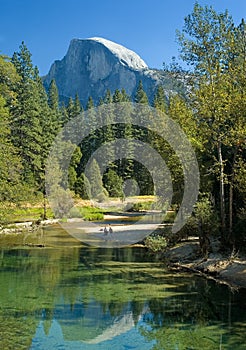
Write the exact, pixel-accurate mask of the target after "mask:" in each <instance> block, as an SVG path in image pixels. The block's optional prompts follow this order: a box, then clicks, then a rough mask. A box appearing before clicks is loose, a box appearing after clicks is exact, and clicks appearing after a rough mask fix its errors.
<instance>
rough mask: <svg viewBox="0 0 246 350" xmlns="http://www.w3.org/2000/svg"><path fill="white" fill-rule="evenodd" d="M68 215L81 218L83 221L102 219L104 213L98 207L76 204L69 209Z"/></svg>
mask: <svg viewBox="0 0 246 350" xmlns="http://www.w3.org/2000/svg"><path fill="white" fill-rule="evenodd" d="M69 217H72V218H82V219H83V220H85V221H98V220H103V219H104V214H103V210H102V209H100V208H95V207H88V206H83V207H79V206H76V207H73V208H72V209H71V210H70V211H69Z"/></svg>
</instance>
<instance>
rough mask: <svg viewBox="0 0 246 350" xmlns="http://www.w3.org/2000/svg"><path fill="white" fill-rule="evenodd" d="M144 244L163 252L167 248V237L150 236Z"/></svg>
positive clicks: (155, 250)
mask: <svg viewBox="0 0 246 350" xmlns="http://www.w3.org/2000/svg"><path fill="white" fill-rule="evenodd" d="M144 244H145V246H146V247H147V248H148V249H149V250H151V251H152V252H154V253H158V252H162V251H164V250H165V249H166V248H167V240H166V238H165V237H163V236H160V235H156V236H148V237H147V238H145V241H144Z"/></svg>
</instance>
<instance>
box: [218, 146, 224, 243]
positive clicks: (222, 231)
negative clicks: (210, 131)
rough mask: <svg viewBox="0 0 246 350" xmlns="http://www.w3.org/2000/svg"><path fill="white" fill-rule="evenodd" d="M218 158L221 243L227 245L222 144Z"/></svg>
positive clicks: (219, 147)
mask: <svg viewBox="0 0 246 350" xmlns="http://www.w3.org/2000/svg"><path fill="white" fill-rule="evenodd" d="M218 158H219V165H220V218H221V234H222V235H221V236H222V237H221V238H222V240H221V243H222V244H223V243H226V237H225V234H226V220H225V182H224V164H223V157H222V150H221V142H220V141H219V143H218Z"/></svg>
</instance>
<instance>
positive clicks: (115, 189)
mask: <svg viewBox="0 0 246 350" xmlns="http://www.w3.org/2000/svg"><path fill="white" fill-rule="evenodd" d="M103 181H104V186H105V188H106V190H107V191H108V193H109V195H110V197H122V195H123V190H122V185H123V180H122V179H121V177H119V176H118V174H117V173H116V172H115V171H114V170H112V169H109V170H108V172H107V173H106V174H104V177H103Z"/></svg>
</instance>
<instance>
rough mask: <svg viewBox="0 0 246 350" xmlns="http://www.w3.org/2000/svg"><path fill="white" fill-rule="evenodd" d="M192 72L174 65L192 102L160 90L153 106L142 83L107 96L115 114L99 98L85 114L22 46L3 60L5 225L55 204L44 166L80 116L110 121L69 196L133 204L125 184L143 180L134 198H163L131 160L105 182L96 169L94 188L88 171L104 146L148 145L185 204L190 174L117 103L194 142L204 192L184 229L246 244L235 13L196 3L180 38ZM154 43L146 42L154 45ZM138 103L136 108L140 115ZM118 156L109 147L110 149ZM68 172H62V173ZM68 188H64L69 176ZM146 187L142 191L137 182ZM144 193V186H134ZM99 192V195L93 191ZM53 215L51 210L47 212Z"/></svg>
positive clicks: (241, 73) (78, 165) (241, 46)
mask: <svg viewBox="0 0 246 350" xmlns="http://www.w3.org/2000/svg"><path fill="white" fill-rule="evenodd" d="M177 38H178V42H179V44H180V51H181V57H182V59H183V60H184V61H185V62H186V63H187V64H188V67H189V68H190V69H188V70H187V71H184V70H183V69H181V68H180V67H177V66H174V65H171V66H170V67H165V68H164V69H165V71H166V73H167V74H169V75H170V77H172V78H173V77H176V78H177V79H181V80H184V79H186V80H187V81H186V86H187V88H188V93H187V95H186V96H185V97H184V96H179V95H178V94H177V93H173V94H172V93H170V95H169V96H166V95H165V93H164V90H163V88H162V87H161V86H159V87H158V89H157V90H156V93H155V96H154V99H153V101H148V97H147V94H146V92H145V91H144V89H143V84H142V82H141V81H139V82H138V87H137V91H136V94H135V98H134V101H131V100H130V97H129V96H128V95H127V94H126V92H125V90H118V89H116V90H115V91H110V90H108V91H107V93H106V95H105V96H101V99H100V102H99V106H101V105H103V104H107V105H110V106H112V113H111V114H107V115H101V116H99V115H98V114H96V113H95V107H96V106H95V105H94V101H93V99H92V98H91V97H90V98H89V99H88V102H87V105H86V111H84V110H83V108H82V106H81V103H80V97H79V96H78V95H76V96H71V98H70V100H69V102H68V104H67V105H65V104H61V103H60V102H59V99H58V96H59V94H58V90H57V87H56V82H55V81H54V80H53V81H51V83H50V86H49V90H48V93H47V92H46V91H45V89H44V87H43V84H42V80H41V78H40V76H39V72H38V68H37V67H34V66H33V64H32V59H31V53H30V52H29V50H28V48H27V47H26V45H25V43H24V42H23V43H22V44H21V45H20V47H19V50H18V51H17V52H15V53H14V54H13V57H12V58H8V57H6V56H4V55H1V56H0V130H1V133H0V140H1V141H0V222H1V223H2V224H3V223H6V222H7V221H8V215H7V213H8V212H9V213H10V215H11V208H13V207H14V206H18V205H19V206H21V204H22V203H24V202H32V201H33V200H37V199H38V200H40V201H44V203H45V201H46V199H45V198H46V193H45V192H46V190H45V163H46V159H47V157H48V154H49V151H50V148H51V145H52V143H53V141H54V139H55V137H56V135H57V134H58V132H59V131H60V130H61V129H62V128H63V126H64V125H65V124H66V123H67V122H68V121H69V120H72V119H73V118H75V117H77V116H78V115H80V124H81V125H83V123H86V121H85V115H86V119H87V122H88V120H89V122H90V123H94V124H95V125H96V124H97V119H96V118H99V117H100V118H107V126H106V127H103V128H99V129H97V130H96V131H95V132H94V133H92V134H90V135H89V136H88V137H87V138H86V139H84V140H83V142H82V143H81V144H80V145H79V146H78V147H76V149H75V152H74V154H73V157H72V160H71V163H70V167H69V189H70V191H72V193H73V195H74V196H80V197H81V198H83V199H86V198H88V196H90V195H91V196H92V197H93V198H98V199H100V200H102V199H103V198H105V197H107V196H112V197H124V195H125V193H124V188H122V184H123V182H124V181H126V180H128V179H134V181H132V182H131V186H130V188H128V193H127V195H131V194H134V193H135V192H136V186H138V188H139V191H140V194H142V195H145V194H154V187H153V181H152V178H151V174H150V172H149V171H148V170H147V169H146V168H145V167H144V166H143V165H142V164H141V163H139V162H137V161H135V160H132V159H121V160H116V161H115V162H113V163H112V164H110V165H109V166H108V168H107V170H106V172H105V173H104V176H103V179H102V181H101V180H100V179H101V177H100V170H99V167H98V164H97V163H96V162H94V164H93V174H94V179H95V180H94V183H93V184H91V185H89V184H88V180H87V178H86V176H85V173H84V170H85V166H86V164H87V162H88V159H89V157H90V155H91V154H93V152H94V151H95V150H96V149H97V148H98V147H99V146H100V145H102V144H104V143H105V142H110V141H112V140H114V139H117V138H126V139H134V140H136V139H137V140H140V141H142V142H146V143H148V144H150V145H151V147H153V148H155V149H156V150H157V151H158V153H159V154H160V155H161V156H162V157H163V159H165V161H166V164H167V166H168V168H169V170H170V172H171V176H172V182H173V188H174V196H173V200H172V206H173V207H175V206H176V207H179V205H180V203H181V200H182V195H183V190H184V189H183V187H184V186H183V185H184V176H183V173H182V167H181V164H180V162H179V160H178V158H177V156H176V154H175V152H174V151H173V150H172V148H171V147H170V145H169V144H168V143H167V142H166V141H165V140H163V139H161V138H160V137H159V136H158V135H157V134H155V133H153V132H150V131H149V130H148V129H146V128H139V127H136V126H134V125H133V124H132V123H131V114H132V111H131V109H129V111H128V113H127V114H126V115H125V123H124V124H118V125H117V124H114V123H113V122H114V120H113V118H114V112H113V111H114V108H116V107H115V106H117V104H118V103H123V102H128V103H129V102H130V101H131V102H134V103H138V104H143V105H144V104H146V106H147V105H152V107H154V108H155V109H157V110H160V111H161V112H162V113H164V114H166V115H167V116H169V117H171V118H173V120H175V121H176V122H177V123H178V124H179V125H180V127H181V128H182V129H183V131H184V132H185V133H186V135H187V137H188V139H189V140H190V142H191V144H192V146H193V148H194V150H195V152H196V156H197V160H198V163H199V169H200V194H199V200H198V202H197V204H196V206H195V208H194V214H193V216H192V218H191V219H190V220H189V222H188V223H187V225H186V227H185V228H183V230H186V231H190V232H194V231H196V232H199V233H200V235H202V236H203V237H204V239H205V240H206V238H207V237H208V236H209V235H210V234H211V233H216V234H218V235H219V236H220V237H221V242H222V245H223V246H235V247H241V246H242V245H243V244H245V243H246V228H245V227H246V200H245V194H246V167H245V163H246V143H245V138H246V124H245V118H246V25H245V22H244V20H242V22H241V24H240V25H239V26H236V25H235V24H234V23H233V20H232V18H231V17H230V15H229V14H228V13H227V12H225V13H222V14H221V13H216V12H215V11H214V10H213V9H212V8H210V7H204V8H203V7H201V6H200V5H198V4H196V5H195V6H194V10H193V13H192V14H191V15H189V16H187V17H186V18H185V22H184V28H183V30H182V31H181V32H178V33H177ZM146 44H147V43H146ZM134 103H132V108H134ZM110 151H112V150H110V149H108V152H110ZM60 170H61V169H60ZM60 176H61V181H62V175H60ZM136 184H138V185H136ZM134 186H135V188H134ZM89 187H90V193H88V191H86V190H85V189H86V188H87V189H88V188H89ZM44 217H45V211H44Z"/></svg>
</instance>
